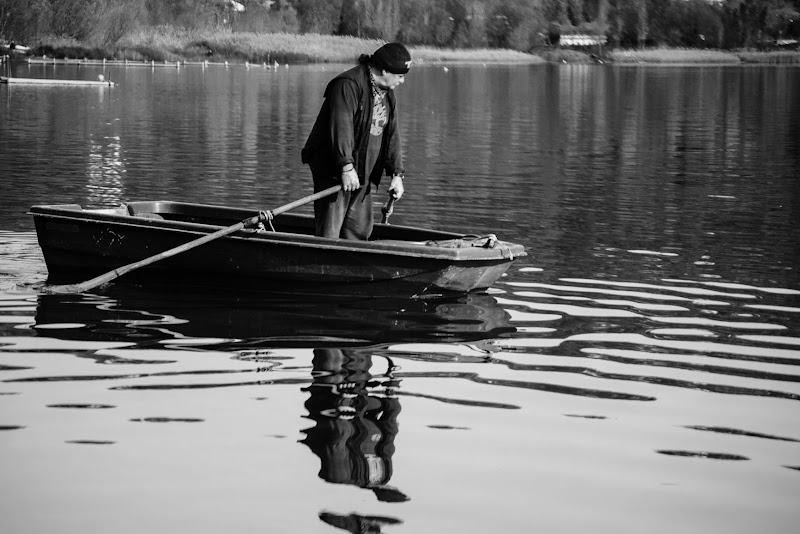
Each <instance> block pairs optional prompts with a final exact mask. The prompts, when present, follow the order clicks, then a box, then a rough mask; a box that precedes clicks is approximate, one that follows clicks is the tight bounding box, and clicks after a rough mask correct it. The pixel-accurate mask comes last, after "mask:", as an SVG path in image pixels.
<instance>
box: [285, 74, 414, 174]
mask: <svg viewBox="0 0 800 534" xmlns="http://www.w3.org/2000/svg"><path fill="white" fill-rule="evenodd" d="M386 96H387V98H386V102H387V108H388V109H387V115H388V120H387V123H386V126H385V127H384V130H383V142H382V144H381V151H380V154H379V156H378V160H377V161H376V162H375V167H374V168H373V169H372V173H371V174H370V176H369V181H370V182H372V183H374V184H375V185H376V186H377V185H378V184H379V183H380V181H381V176H382V172H381V171H384V170H385V171H386V174H387V175H391V174H395V173H397V174H401V173H403V171H404V169H403V149H402V145H401V142H400V131H399V128H398V126H397V109H396V108H397V101H396V99H395V96H394V91H388V92H387V95H386ZM371 121H372V89H371V88H370V82H369V67H368V66H367V65H365V64H360V65H358V66H356V67H353V68H352V69H350V70H348V71H345V72H343V73H341V74H340V75H339V76H337V77H336V78H334V79H333V80H331V82H330V83H329V84H328V86H327V87H326V88H325V101H324V102H323V103H322V109H320V111H319V115H317V120H316V122H315V123H314V127H313V128H312V129H311V134H310V135H309V136H308V140H307V141H306V146H305V147H303V151H302V153H301V156H302V160H303V163H307V164H308V165H309V166H310V167H311V172H312V173H313V174H314V180H315V182H316V181H318V180H326V179H329V180H330V181H331V182H332V183H336V182H339V180H340V178H341V172H342V167H344V166H345V165H347V164H348V163H352V164H353V165H354V166H355V168H356V171H357V172H358V178H359V180H360V181H361V185H364V183H365V182H364V180H365V174H366V169H365V168H364V167H365V166H366V156H367V146H368V144H369V127H370V122H371ZM319 185H323V184H319Z"/></svg>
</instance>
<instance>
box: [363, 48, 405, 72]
mask: <svg viewBox="0 0 800 534" xmlns="http://www.w3.org/2000/svg"><path fill="white" fill-rule="evenodd" d="M370 63H372V64H373V65H374V66H375V67H377V68H379V69H383V70H386V71H389V72H391V73H392V74H405V73H407V72H408V69H410V68H411V54H409V53H408V49H407V48H406V47H405V45H403V44H402V43H387V44H385V45H383V46H382V47H380V48H379V49H377V50H376V51H375V53H374V54H372V58H371V61H370Z"/></svg>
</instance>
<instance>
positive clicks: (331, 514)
mask: <svg viewBox="0 0 800 534" xmlns="http://www.w3.org/2000/svg"><path fill="white" fill-rule="evenodd" d="M343 68H345V66H332V65H327V66H319V65H318V66H307V67H297V66H291V67H288V68H285V67H281V68H279V69H278V70H277V71H272V70H268V69H265V68H263V67H260V66H258V67H252V66H251V68H249V69H246V68H245V67H244V66H242V65H237V66H231V67H230V68H225V67H209V68H205V69H203V68H201V67H199V66H187V67H183V68H180V69H177V68H167V67H156V68H135V67H129V68H127V69H126V68H119V67H108V68H105V69H103V68H101V67H74V66H70V67H65V66H55V67H54V66H46V67H44V66H30V67H28V66H27V65H19V66H17V67H15V70H14V75H16V76H18V77H64V78H82V79H95V78H96V77H97V75H98V74H100V73H103V74H104V75H105V76H106V78H108V79H111V80H114V81H116V82H118V84H119V85H118V86H116V87H114V88H98V87H63V86H62V87H56V86H51V87H46V86H45V87H24V86H7V85H3V86H0V106H2V109H0V467H1V469H2V482H3V483H2V489H1V490H0V492H1V493H0V531H2V532H3V533H9V534H12V533H13V534H18V533H40V532H49V531H58V532H61V533H79V532H80V533H87V532H115V533H140V532H196V533H201V532H202V533H205V532H208V533H211V532H222V531H225V532H237V533H239V532H279V533H298V532H302V533H316V532H320V533H324V532H335V531H340V532H397V533H401V532H402V533H415V534H417V533H435V532H436V533H438V532H461V533H476V534H477V533H484V532H513V533H522V532H526V533H527V532H550V533H584V532H590V531H593V532H615V533H641V532H648V533H653V532H659V533H661V532H663V533H675V532H680V533H703V534H708V533H711V532H726V533H751V532H769V533H790V532H795V531H796V528H797V524H798V521H800V509H799V508H798V506H797V502H798V499H799V498H800V402H799V401H800V273H798V269H800V246H799V244H800V179H798V169H800V98H798V95H800V68H797V67H729V66H727V67H613V66H603V65H592V66H570V65H564V66H551V65H536V66H483V65H470V66H451V67H450V69H449V71H445V70H444V69H443V68H441V67H440V66H425V67H420V68H415V69H414V70H413V71H412V72H411V74H410V75H409V76H408V78H407V82H406V84H405V85H404V86H403V87H401V88H400V90H399V91H398V98H399V102H400V106H401V113H402V117H401V120H402V129H403V132H404V136H405V144H406V152H407V169H408V170H407V180H406V181H407V184H406V186H407V194H406V196H405V197H404V198H403V199H402V200H401V201H400V202H398V204H397V205H396V206H395V212H394V215H393V216H392V220H391V222H392V223H395V224H411V225H420V226H428V227H435V228H442V229H448V230H454V231H459V232H464V233H487V232H492V233H496V234H497V235H498V237H500V238H501V239H504V240H508V241H514V242H519V243H521V244H523V245H525V247H526V248H527V249H528V252H529V254H530V255H529V256H528V257H526V258H521V259H519V260H518V261H517V262H515V264H514V265H513V266H512V268H511V270H510V271H509V273H508V275H507V276H506V277H504V278H503V279H502V280H501V281H500V282H499V283H498V284H496V285H495V286H494V287H493V288H492V289H491V290H490V291H489V292H488V293H486V294H476V295H468V296H464V297H461V298H455V299H442V300H392V299H359V300H350V301H343V300H340V299H333V298H323V297H318V298H290V297H287V296H277V295H264V294H231V293H230V292H229V291H213V290H212V291H205V292H203V293H198V292H196V291H195V292H193V291H191V290H183V291H178V290H175V289H174V288H158V287H155V288H152V287H148V288H143V287H136V286H132V285H126V284H124V283H118V284H111V285H109V286H106V287H104V288H100V289H98V290H95V291H92V292H91V293H89V294H84V295H67V296H55V295H44V294H41V288H42V287H43V286H44V284H45V283H46V278H47V270H46V267H45V265H44V262H43V260H42V257H41V253H40V251H39V249H38V245H37V243H36V236H35V233H34V232H33V224H32V220H31V218H30V216H28V215H27V214H26V211H27V209H28V208H29V207H30V206H31V205H34V204H55V203H77V204H81V205H84V206H86V207H99V206H106V207H110V206H116V205H119V204H120V203H123V202H127V201H133V200H147V199H154V200H155V199H169V200H182V201H190V202H203V203H215V204H223V205H233V206H241V207H252V208H253V209H254V210H256V209H259V208H264V209H270V208H275V207H278V206H280V205H283V204H286V203H288V202H291V201H292V200H295V199H297V198H300V197H303V196H306V195H308V194H310V192H311V187H310V176H309V173H308V171H307V169H306V168H304V167H303V166H302V165H301V163H300V148H301V146H302V144H303V142H304V141H305V138H306V136H307V134H308V132H309V129H310V127H311V124H312V122H313V120H314V118H315V116H316V112H317V110H318V108H319V105H320V103H321V95H322V91H323V88H324V85H325V84H326V82H327V81H328V80H329V79H330V78H331V77H332V76H333V75H335V74H336V73H337V72H339V71H340V70H342V69H343ZM378 195H379V196H378V198H379V199H381V197H382V196H383V195H385V190H381V191H380V192H379V193H378ZM299 211H310V210H309V209H308V208H302V209H300V210H299Z"/></svg>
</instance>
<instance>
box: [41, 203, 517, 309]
mask: <svg viewBox="0 0 800 534" xmlns="http://www.w3.org/2000/svg"><path fill="white" fill-rule="evenodd" d="M30 214H31V215H33V219H34V223H35V226H36V232H37V236H38V239H39V245H40V247H41V249H42V252H43V254H44V258H45V262H46V263H47V268H48V271H49V274H50V277H51V278H53V277H56V278H60V279H66V278H72V279H85V278H87V277H89V276H93V275H95V274H99V273H102V272H104V271H109V270H113V269H117V268H119V267H121V266H123V265H125V264H129V263H131V262H137V261H140V260H142V259H144V258H147V257H150V256H154V255H157V254H160V253H163V252H164V251H167V250H169V249H172V248H175V247H179V246H181V245H182V244H184V243H186V242H188V241H191V240H194V239H197V238H200V237H203V236H204V235H208V234H212V233H214V232H217V231H219V230H220V228H224V227H225V226H230V225H231V224H234V223H236V222H237V221H241V220H242V219H243V218H246V217H249V216H252V215H253V212H252V211H250V210H246V209H239V208H230V207H223V206H212V205H205V204H191V203H184V202H170V201H150V202H131V203H128V204H123V205H122V206H120V207H117V208H111V209H83V208H82V207H81V206H79V205H74V204H69V205H51V206H33V207H31V209H30ZM268 226H269V227H268V228H260V229H257V230H256V229H242V230H239V231H236V232H234V233H231V234H230V235H227V236H225V237H224V238H221V239H218V240H216V241H214V242H209V243H208V244H205V245H203V246H199V247H197V248H194V249H192V250H189V251H187V252H184V253H181V254H175V255H171V256H170V257H168V258H167V259H164V260H163V261H159V262H158V263H154V264H152V265H149V266H148V267H146V268H143V269H141V270H140V271H137V272H136V274H135V275H133V274H132V275H130V277H131V278H135V279H136V280H146V279H148V278H149V279H153V277H156V278H155V279H157V280H159V281H162V282H163V281H164V280H165V279H173V280H176V281H180V282H187V283H188V282H192V283H200V284H204V285H205V284H208V285H215V286H218V285H236V286H244V287H248V288H252V289H265V290H274V289H278V290H286V291H293V290H300V291H311V292H313V291H316V290H320V291H325V288H329V289H330V288H333V289H335V290H343V289H346V290H347V291H346V292H348V293H350V292H353V293H354V294H393V295H396V294H398V293H401V294H406V295H409V296H424V295H435V294H448V293H466V292H470V291H475V290H484V289H487V288H488V287H490V286H491V285H492V284H493V283H494V282H496V281H497V279H498V278H500V277H501V276H502V275H503V274H504V273H505V271H506V270H507V269H508V268H509V266H510V265H511V263H512V262H513V261H514V260H515V259H516V258H518V257H520V256H525V255H526V253H525V250H524V248H523V247H522V245H518V244H514V243H507V242H503V241H500V240H498V239H497V238H496V237H495V236H494V235H491V234H490V235H485V236H469V235H463V234H458V233H452V232H444V231H438V230H429V229H424V228H418V227H411V226H400V225H389V224H382V223H378V224H376V225H375V228H374V230H373V234H372V237H371V239H370V240H369V241H355V240H344V239H330V238H324V237H317V236H315V235H314V219H313V217H312V216H310V215H304V214H281V215H279V216H278V217H276V218H275V219H274V220H271V221H269V222H268Z"/></svg>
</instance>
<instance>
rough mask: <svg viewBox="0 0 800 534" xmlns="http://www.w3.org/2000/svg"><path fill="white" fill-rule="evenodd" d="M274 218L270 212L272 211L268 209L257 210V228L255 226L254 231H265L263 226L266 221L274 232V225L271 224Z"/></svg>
mask: <svg viewBox="0 0 800 534" xmlns="http://www.w3.org/2000/svg"><path fill="white" fill-rule="evenodd" d="M274 218H275V216H274V215H273V214H272V211H270V210H267V211H264V210H259V212H258V228H256V232H266V231H267V229H266V228H264V221H266V222H267V223H268V224H269V229H270V230H272V231H273V232H274V231H275V227H274V226H272V219H274Z"/></svg>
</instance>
